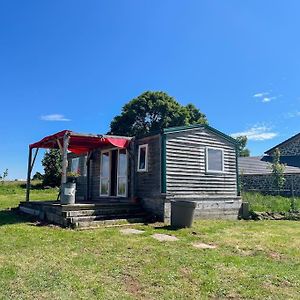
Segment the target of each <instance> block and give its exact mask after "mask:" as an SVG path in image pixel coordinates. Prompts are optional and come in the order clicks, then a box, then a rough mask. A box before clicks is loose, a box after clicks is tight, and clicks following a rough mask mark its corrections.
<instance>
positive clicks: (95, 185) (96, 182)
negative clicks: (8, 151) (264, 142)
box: [21, 125, 241, 224]
mask: <svg viewBox="0 0 300 300" xmlns="http://www.w3.org/2000/svg"><path fill="white" fill-rule="evenodd" d="M33 148H37V149H39V148H59V149H61V151H62V154H63V172H62V183H64V182H66V174H67V172H68V171H73V172H74V171H75V172H79V173H80V177H79V178H78V179H77V187H76V190H77V191H76V203H75V205H74V207H73V208H72V209H73V210H76V209H78V207H79V204H80V205H88V204H89V205H94V206H95V205H98V206H100V205H104V204H105V205H114V207H115V208H118V207H119V206H122V205H125V204H126V203H127V204H132V205H133V204H136V205H139V206H140V207H141V208H142V209H143V211H144V212H146V213H147V214H148V215H151V216H152V217H153V216H154V217H155V218H156V219H157V220H160V221H167V222H168V220H169V218H170V201H171V200H176V199H186V200H193V201H196V202H197V207H196V213H195V217H196V218H230V219H237V217H238V212H239V209H240V206H241V198H240V197H239V182H238V168H237V145H236V141H235V139H233V138H231V137H229V136H227V135H225V134H223V133H222V132H220V131H218V130H216V129H214V128H212V127H210V126H207V125H191V126H184V127H173V128H166V129H164V130H162V132H160V133H157V134H153V135H148V136H145V137H141V138H137V137H118V136H108V135H85V134H78V133H74V132H72V131H63V132H59V133H57V134H54V135H52V136H50V137H46V138H44V139H43V140H41V141H40V142H37V143H35V144H32V145H31V146H30V155H29V164H28V170H29V173H28V174H29V176H28V187H29V186H30V172H31V170H32V158H31V156H32V149H33ZM33 161H34V160H33ZM76 204H78V205H77V206H76ZM33 205H35V206H34V207H33ZM43 205H46V204H45V203H44V204H43ZM47 205H50V204H49V203H48V204H47ZM53 205H56V206H59V210H57V211H58V212H57V213H56V214H59V215H60V214H61V211H64V210H65V209H66V207H65V206H64V205H59V204H58V203H57V202H56V203H53ZM21 207H22V208H23V211H25V212H26V211H27V212H29V210H33V211H34V213H32V214H35V215H37V214H39V212H38V211H36V209H37V208H36V207H37V204H36V203H33V202H30V201H29V189H28V192H27V202H25V203H22V205H21ZM84 207H88V206H84ZM51 209H52V208H51ZM51 209H50V208H49V209H48V210H47V212H45V210H44V211H43V214H44V215H45V214H46V215H47V214H48V217H47V219H49V218H50V217H49V216H50V215H51V213H52V210H51ZM86 209H87V208H86ZM135 209H136V208H135ZM95 211H96V208H95ZM95 211H94V212H92V211H91V212H90V214H91V215H93V216H94V215H95ZM139 212H140V211H139ZM65 215H66V216H69V219H70V220H69V221H70V222H71V223H72V222H73V223H74V222H75V221H76V222H77V221H78V222H79V221H80V220H81V221H84V220H85V219H84V216H80V214H79V213H77V214H75V217H74V214H73V217H70V215H71V216H72V214H70V213H69V214H65ZM76 216H77V219H76ZM101 217H103V216H102V215H101ZM55 218H57V215H55V216H52V217H51V218H50V219H51V220H52V219H55ZM80 218H81V219H80ZM99 218H100V216H99ZM99 218H98V219H99ZM86 219H87V218H86ZM95 219H96V217H95V216H94V219H93V218H91V217H90V218H89V219H88V220H95ZM69 221H68V222H69ZM68 222H67V223H66V222H61V223H62V224H69V223H68Z"/></svg>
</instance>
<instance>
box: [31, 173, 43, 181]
mask: <svg viewBox="0 0 300 300" xmlns="http://www.w3.org/2000/svg"><path fill="white" fill-rule="evenodd" d="M43 178H44V175H43V174H41V173H40V172H36V173H35V174H34V175H33V177H32V180H43Z"/></svg>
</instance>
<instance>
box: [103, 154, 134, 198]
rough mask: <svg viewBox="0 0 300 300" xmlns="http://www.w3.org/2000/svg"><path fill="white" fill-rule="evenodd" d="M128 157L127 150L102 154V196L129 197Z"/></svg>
mask: <svg viewBox="0 0 300 300" xmlns="http://www.w3.org/2000/svg"><path fill="white" fill-rule="evenodd" d="M127 176H128V155H127V151H126V149H117V150H116V149H115V150H106V151H102V152H101V160H100V196H112V197H114V196H118V197H126V196H127V184H128V180H127Z"/></svg>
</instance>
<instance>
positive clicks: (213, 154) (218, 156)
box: [206, 148, 224, 173]
mask: <svg viewBox="0 0 300 300" xmlns="http://www.w3.org/2000/svg"><path fill="white" fill-rule="evenodd" d="M223 156H224V155H223V149H216V148H206V171H207V172H214V173H221V172H224V158H223Z"/></svg>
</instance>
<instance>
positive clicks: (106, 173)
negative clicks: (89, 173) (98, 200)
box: [100, 151, 111, 196]
mask: <svg viewBox="0 0 300 300" xmlns="http://www.w3.org/2000/svg"><path fill="white" fill-rule="evenodd" d="M110 156H111V155H110V151H105V152H101V162H100V196H109V191H110V173H111V159H110Z"/></svg>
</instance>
